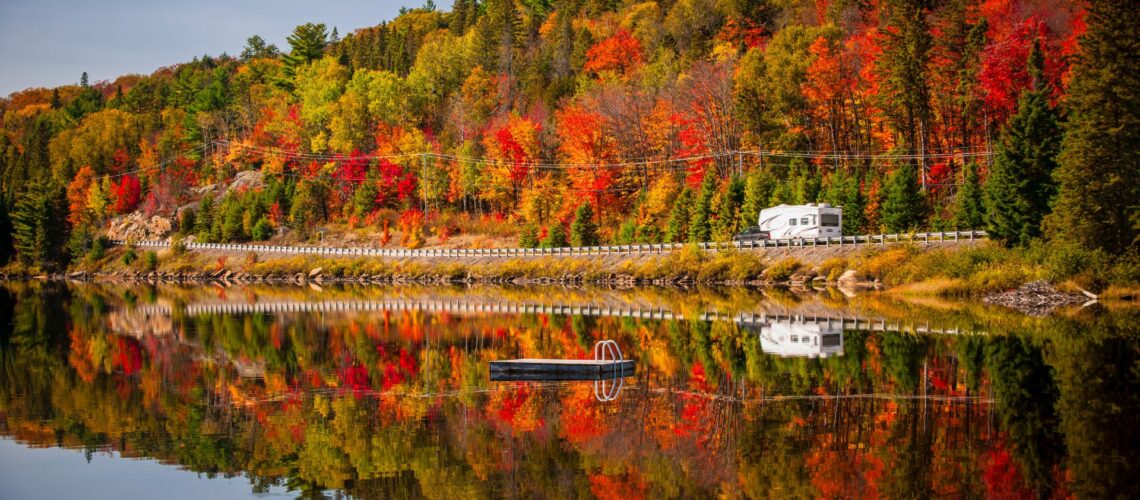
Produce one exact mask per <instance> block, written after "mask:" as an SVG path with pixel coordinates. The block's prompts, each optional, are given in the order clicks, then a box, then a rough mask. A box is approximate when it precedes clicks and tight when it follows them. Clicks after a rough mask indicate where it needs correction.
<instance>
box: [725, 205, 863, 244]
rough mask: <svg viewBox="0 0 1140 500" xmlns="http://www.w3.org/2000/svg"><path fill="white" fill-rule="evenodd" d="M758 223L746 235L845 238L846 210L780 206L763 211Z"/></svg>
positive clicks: (775, 237)
mask: <svg viewBox="0 0 1140 500" xmlns="http://www.w3.org/2000/svg"><path fill="white" fill-rule="evenodd" d="M759 223H760V225H759V226H756V227H753V228H750V229H749V230H748V231H746V233H745V234H764V235H766V236H767V239H773V240H786V239H792V238H835V237H839V236H843V208H842V207H833V206H831V205H830V204H827V203H819V204H816V203H808V204H807V205H779V206H775V207H771V208H765V209H764V210H761V211H760V221H759ZM742 236H743V235H742Z"/></svg>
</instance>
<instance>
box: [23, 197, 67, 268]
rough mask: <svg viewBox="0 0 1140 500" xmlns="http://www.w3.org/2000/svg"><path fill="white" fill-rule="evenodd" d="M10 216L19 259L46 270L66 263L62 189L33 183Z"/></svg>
mask: <svg viewBox="0 0 1140 500" xmlns="http://www.w3.org/2000/svg"><path fill="white" fill-rule="evenodd" d="M11 218H12V246H13V247H14V248H15V250H16V252H17V255H18V257H19V259H20V261H21V262H23V263H24V264H26V265H36V266H40V267H42V268H44V269H45V270H54V269H56V268H58V267H60V266H62V265H64V264H66V262H64V258H65V254H64V244H65V242H67V240H68V231H67V227H68V226H67V195H66V193H65V192H64V190H63V189H57V188H54V187H52V186H50V185H46V184H36V185H34V186H32V187H31V188H30V189H29V190H28V191H27V192H26V193H24V194H23V196H21V197H20V199H19V200H18V201H17V202H16V206H15V207H14V208H13V210H12V212H11Z"/></svg>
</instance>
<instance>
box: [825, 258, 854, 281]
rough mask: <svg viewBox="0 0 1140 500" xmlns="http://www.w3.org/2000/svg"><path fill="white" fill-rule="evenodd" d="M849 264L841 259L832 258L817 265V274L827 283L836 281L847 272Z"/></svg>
mask: <svg viewBox="0 0 1140 500" xmlns="http://www.w3.org/2000/svg"><path fill="white" fill-rule="evenodd" d="M848 265H849V263H848V262H847V259H844V258H843V257H832V258H830V259H827V260H825V261H823V262H821V263H820V264H819V274H820V276H824V277H826V278H827V281H836V280H838V279H839V277H840V276H842V275H843V273H844V272H846V271H847V268H848Z"/></svg>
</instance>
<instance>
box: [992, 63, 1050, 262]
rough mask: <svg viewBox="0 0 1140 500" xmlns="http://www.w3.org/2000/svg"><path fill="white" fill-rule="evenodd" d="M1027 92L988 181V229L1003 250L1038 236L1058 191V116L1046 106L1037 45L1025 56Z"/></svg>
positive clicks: (1000, 145) (1004, 133)
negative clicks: (1042, 221) (1003, 247)
mask: <svg viewBox="0 0 1140 500" xmlns="http://www.w3.org/2000/svg"><path fill="white" fill-rule="evenodd" d="M1028 68H1029V75H1030V77H1031V80H1032V84H1031V87H1030V88H1029V89H1027V90H1025V91H1024V92H1022V93H1021V96H1020V97H1019V98H1018V104H1017V114H1016V115H1014V116H1013V117H1011V118H1010V120H1009V124H1007V125H1006V127H1005V129H1004V130H1003V131H1002V138H1001V141H999V142H998V144H997V145H996V146H995V148H994V151H995V155H994V163H993V167H992V168H991V169H990V175H989V179H988V180H987V181H986V188H985V189H986V191H985V192H986V205H987V207H986V208H987V214H988V217H987V219H988V228H989V231H990V233H991V235H993V236H994V237H996V238H998V239H999V240H1001V241H1002V242H1004V243H1005V244H1007V245H1019V244H1024V243H1026V242H1028V241H1029V240H1030V239H1031V238H1034V237H1037V236H1040V234H1041V220H1042V218H1044V217H1045V215H1046V214H1047V213H1049V203H1050V201H1051V200H1052V198H1053V196H1054V193H1055V191H1056V184H1055V183H1054V181H1053V170H1055V169H1056V167H1057V154H1058V152H1059V151H1060V146H1061V129H1060V125H1059V124H1058V117H1057V112H1056V111H1055V110H1054V109H1053V107H1052V106H1050V105H1049V94H1050V93H1051V89H1050V87H1049V84H1048V83H1047V81H1046V79H1045V76H1044V57H1043V56H1042V54H1041V49H1040V47H1039V44H1038V43H1036V42H1035V43H1034V44H1033V49H1032V50H1031V51H1030V53H1029V62H1028Z"/></svg>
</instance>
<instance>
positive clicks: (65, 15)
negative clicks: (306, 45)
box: [0, 0, 451, 96]
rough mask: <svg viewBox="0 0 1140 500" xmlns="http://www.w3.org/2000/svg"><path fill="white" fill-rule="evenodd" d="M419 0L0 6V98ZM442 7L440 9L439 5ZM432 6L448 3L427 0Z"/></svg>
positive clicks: (356, 24) (367, 21)
mask: <svg viewBox="0 0 1140 500" xmlns="http://www.w3.org/2000/svg"><path fill="white" fill-rule="evenodd" d="M423 3H424V2H423V0H372V1H368V0H324V1H318V0H275V1H271V0H228V1H226V0H183V1H180V2H166V1H161V0H149V1H148V0H102V1H99V2H95V1H83V0H0V96H7V95H8V94H10V93H12V92H14V91H17V90H23V89H25V88H29V87H54V86H58V85H64V84H69V83H77V82H78V81H79V76H80V75H81V74H82V73H83V72H84V71H86V72H87V74H88V78H89V79H90V81H92V82H95V81H98V80H113V79H114V78H115V77H118V76H119V75H124V74H128V73H143V74H149V73H151V72H153V71H154V70H156V69H158V68H160V67H162V66H169V65H171V64H175V63H179V62H185V61H189V60H191V59H193V58H194V57H195V56H201V55H203V54H209V55H218V54H221V53H222V52H226V53H229V54H231V55H237V54H239V53H240V52H241V49H242V46H243V45H245V40H246V38H249V36H250V35H261V36H262V37H263V38H265V39H266V40H267V41H269V42H270V43H274V44H276V45H277V46H278V47H280V48H282V49H285V50H287V49H288V46H289V44H288V43H286V42H285V37H286V36H288V34H289V33H290V32H291V31H293V28H294V27H295V26H297V25H298V24H304V23H306V22H315V23H325V24H326V25H328V26H329V29H330V30H331V29H332V27H333V26H336V27H337V29H338V30H339V31H340V33H341V35H344V34H346V33H349V32H351V31H352V30H354V29H357V28H362V27H365V26H374V25H376V24H380V23H381V22H382V21H385V20H390V19H392V18H394V17H396V15H397V14H399V10H400V7H401V6H407V7H417V6H420V5H422V4H423ZM445 3H446V5H444V4H445ZM436 5H438V6H439V8H440V9H444V10H446V9H450V6H451V2H449V1H439V0H436Z"/></svg>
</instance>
